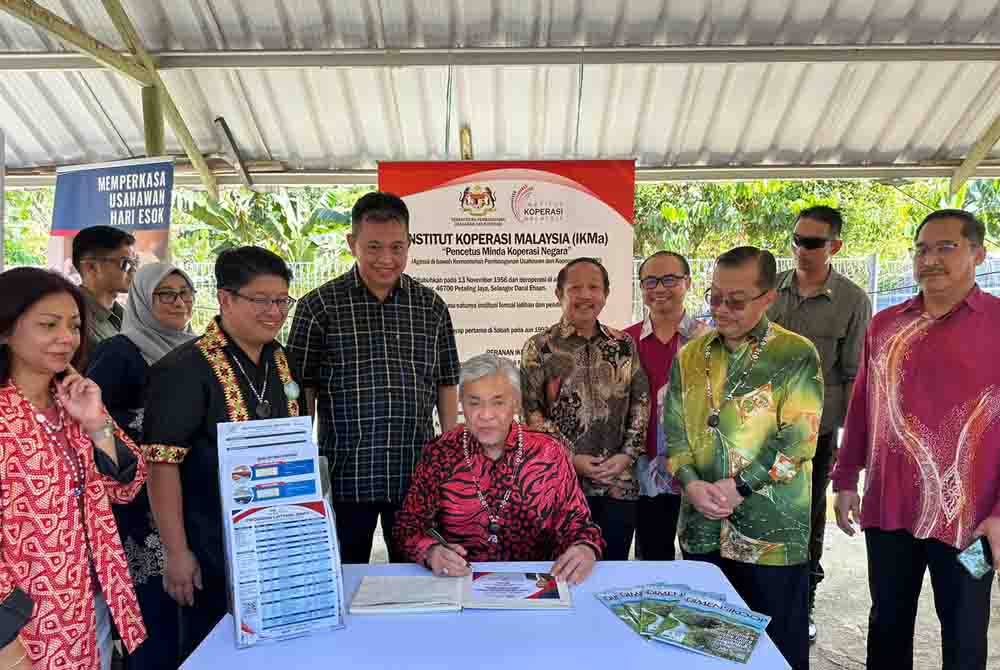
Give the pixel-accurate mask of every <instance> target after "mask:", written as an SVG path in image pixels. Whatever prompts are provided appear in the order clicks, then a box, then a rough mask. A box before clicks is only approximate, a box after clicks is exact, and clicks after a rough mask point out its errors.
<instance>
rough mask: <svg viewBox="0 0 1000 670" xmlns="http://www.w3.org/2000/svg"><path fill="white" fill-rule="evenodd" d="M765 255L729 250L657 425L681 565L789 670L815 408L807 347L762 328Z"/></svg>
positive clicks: (813, 360)
mask: <svg viewBox="0 0 1000 670" xmlns="http://www.w3.org/2000/svg"><path fill="white" fill-rule="evenodd" d="M775 275H776V267H775V261H774V256H772V255H771V253H770V252H768V251H763V250H761V249H757V248H756V247H737V248H736V249H732V250H730V251H727V252H726V253H724V254H722V255H721V256H719V258H718V259H717V260H716V264H715V270H714V272H713V273H712V287H711V288H710V289H709V290H708V291H707V292H706V294H705V298H706V302H708V305H709V307H710V308H711V310H712V317H713V318H714V320H715V323H716V329H715V330H713V331H710V332H709V333H708V334H707V335H703V336H701V337H697V338H695V339H693V340H691V341H690V342H688V344H687V346H685V347H684V348H683V349H682V350H681V351H680V353H679V354H678V355H677V358H676V360H675V361H674V365H673V368H672V369H671V371H670V381H669V382H668V383H669V391H668V393H667V397H666V400H665V403H664V405H665V406H664V409H663V425H664V434H665V437H666V444H667V467H668V469H669V470H670V473H671V474H672V475H673V476H674V477H675V478H676V479H677V480H678V481H679V482H680V484H681V486H682V487H683V491H684V494H683V498H682V502H681V519H680V524H679V525H680V528H681V530H680V541H681V549H682V550H683V552H684V558H685V559H687V560H695V561H706V562H709V563H712V564H714V565H716V566H718V567H719V568H720V569H721V570H722V572H723V573H724V574H725V575H726V577H728V578H729V581H730V582H732V584H733V586H734V587H735V588H736V590H737V591H738V592H739V594H740V595H741V596H742V597H743V599H744V600H745V601H746V602H747V604H748V605H749V606H750V607H751V608H752V609H754V610H756V611H757V612H761V613H763V614H766V615H768V616H770V617H771V623H770V624H769V625H768V627H767V632H768V635H770V636H771V639H772V640H774V643H775V645H776V646H777V647H778V650H779V651H781V653H782V654H783V655H784V656H785V660H787V661H788V663H789V664H790V665H791V666H792V668H793V670H804V669H806V668H808V667H809V640H808V631H807V622H808V619H807V612H808V603H809V507H810V488H811V485H812V457H813V453H814V452H815V450H816V438H817V436H818V434H819V425H820V415H821V414H822V411H823V375H822V371H821V369H820V362H819V355H818V354H817V353H816V348H815V347H814V346H813V345H812V344H811V343H810V342H809V340H807V339H806V338H804V337H802V336H801V335H796V334H795V333H793V332H791V331H789V330H786V329H785V328H782V327H781V326H779V325H777V324H774V323H772V322H771V321H770V320H769V319H768V318H767V316H766V312H767V308H768V307H769V306H770V305H771V303H773V302H774V299H775V291H774V287H775V278H776V277H775Z"/></svg>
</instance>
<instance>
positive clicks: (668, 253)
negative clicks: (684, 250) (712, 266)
mask: <svg viewBox="0 0 1000 670" xmlns="http://www.w3.org/2000/svg"><path fill="white" fill-rule="evenodd" d="M662 256H669V257H670V258H676V259H677V262H678V263H680V264H681V268H682V269H683V270H684V276H685V277H690V276H691V265H690V264H689V263H688V260H687V259H686V258H684V256H682V255H681V254H679V253H677V252H676V251H667V250H666V249H661V250H660V251H657V252H656V253H655V254H653V255H651V256H649V257H647V258H646V260H644V261H643V262H642V263H640V264H639V276H640V277H641V276H642V269H643V268H644V267H646V263H648V262H649V261H651V260H653V259H654V258H659V257H662Z"/></svg>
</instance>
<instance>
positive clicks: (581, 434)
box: [521, 321, 649, 500]
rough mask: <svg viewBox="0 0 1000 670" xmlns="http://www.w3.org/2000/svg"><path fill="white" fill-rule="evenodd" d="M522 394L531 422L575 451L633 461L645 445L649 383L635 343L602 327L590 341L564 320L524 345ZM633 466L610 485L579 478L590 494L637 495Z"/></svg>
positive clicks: (634, 497) (535, 427)
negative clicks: (621, 457)
mask: <svg viewBox="0 0 1000 670" xmlns="http://www.w3.org/2000/svg"><path fill="white" fill-rule="evenodd" d="M521 391H522V394H521V395H522V403H523V408H524V413H525V416H526V418H527V423H528V425H529V426H530V427H531V428H532V429H534V430H540V431H543V432H547V433H551V434H553V435H555V436H557V437H558V438H559V439H561V440H563V441H564V442H565V443H566V445H568V446H569V448H570V450H571V451H572V453H573V454H575V455H579V454H586V455H590V456H599V457H602V458H607V457H610V456H614V455H617V454H626V455H628V456H629V457H630V458H631V459H632V462H633V463H634V462H635V460H636V459H637V458H639V456H641V455H642V454H644V453H645V450H646V426H647V423H648V421H649V382H648V380H647V379H646V373H645V372H644V371H643V369H642V364H641V363H640V361H639V352H638V349H637V348H636V345H635V342H633V341H632V338H631V337H629V336H628V335H627V334H625V333H623V332H621V331H618V330H614V329H612V328H608V327H607V326H604V325H603V324H600V323H598V324H597V333H596V334H595V335H594V336H593V337H591V338H589V339H588V338H584V337H582V336H580V335H579V334H577V332H576V329H575V328H574V327H573V325H572V324H570V323H568V322H566V321H561V322H559V323H557V324H556V325H554V326H552V327H550V328H548V329H547V330H545V331H542V332H541V333H539V334H537V335H535V336H534V337H532V338H531V339H529V340H528V341H527V342H526V343H525V345H524V348H523V349H522V350H521ZM633 470H634V468H632V467H628V468H625V470H624V471H623V472H622V473H621V474H620V475H619V476H618V478H617V480H616V481H615V482H614V483H613V484H612V485H610V486H609V485H606V484H601V483H598V482H595V481H593V480H591V479H588V478H586V477H581V478H580V484H581V486H582V487H583V492H584V493H585V494H586V495H588V496H605V495H606V496H609V497H611V498H616V499H619V500H636V499H638V497H639V481H638V479H637V478H636V477H635V473H634V471H633Z"/></svg>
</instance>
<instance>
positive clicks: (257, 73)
mask: <svg viewBox="0 0 1000 670" xmlns="http://www.w3.org/2000/svg"><path fill="white" fill-rule="evenodd" d="M43 4H44V5H45V6H46V7H48V8H49V9H51V10H52V11H55V12H56V13H57V14H59V15H60V16H63V17H65V18H67V19H68V20H72V21H76V22H79V23H81V24H82V25H83V27H84V28H86V29H87V30H88V31H90V32H91V33H92V34H94V35H95V36H97V37H98V38H99V39H103V40H105V41H107V42H109V43H111V44H113V45H116V46H120V45H121V40H120V39H119V38H118V37H117V34H116V33H115V31H114V28H113V26H112V24H111V22H110V20H109V19H108V18H107V16H106V14H105V12H104V9H103V7H102V4H101V2H100V0H45V2H43ZM125 7H126V9H127V11H128V12H129V14H130V16H131V17H132V19H133V21H134V22H135V23H136V25H137V29H138V31H139V33H140V35H141V37H142V39H143V40H144V41H145V43H146V45H147V46H148V47H149V48H150V49H153V50H159V49H187V50H214V49H275V50H281V49H322V48H345V47H346V48H371V47H382V46H385V47H388V48H403V47H435V48H441V47H448V46H574V45H590V46H609V45H611V46H614V45H632V46H634V45H656V44H719V45H723V44H771V43H782V44H789V43H793V44H801V43H810V42H815V43H820V44H829V43H859V44H864V43H869V42H897V43H906V42H909V43H920V42H930V41H933V42H967V41H980V42H1000V0H996V1H994V2H970V1H968V0H938V1H936V2H926V1H918V0H817V1H810V2H806V1H805V0H732V1H727V2H719V1H718V0H649V1H644V0H611V1H608V2H600V3H598V2H588V1H586V0H576V1H575V2H557V1H555V0H469V1H459V0H408V1H407V2H386V1H385V0H381V1H380V0H336V1H334V0H283V1H279V0H271V1H269V2H263V1H253V2H251V1H250V0H171V1H170V2H167V0H125ZM62 48H63V47H62V46H61V45H60V44H58V43H57V42H56V41H55V40H52V39H51V38H47V37H44V36H41V35H40V34H39V33H38V31H35V30H34V29H32V28H30V27H28V26H26V25H25V24H23V23H21V22H20V21H17V20H16V19H13V18H12V17H10V16H7V15H0V49H13V50H27V51H32V50H39V49H62ZM163 77H164V80H165V81H166V83H167V85H168V88H169V89H170V90H171V92H172V93H173V95H174V97H175V100H176V101H177V104H178V107H179V108H180V109H181V111H182V113H183V115H184V117H185V119H186V120H187V123H188V125H189V127H190V129H191V131H192V133H193V134H194V136H195V138H196V140H197V142H198V144H199V146H200V147H201V148H202V150H203V151H204V152H205V153H207V154H210V153H214V152H218V151H219V150H220V148H221V144H220V142H219V138H218V136H217V134H216V129H215V127H214V124H213V119H214V118H215V117H217V116H223V117H225V118H226V120H227V122H228V123H229V126H230V128H231V129H232V131H233V133H234V135H235V137H236V140H237V142H238V144H239V147H240V149H241V150H242V152H243V154H244V157H245V158H247V159H263V160H271V159H275V160H281V161H286V162H287V163H288V164H289V167H291V168H313V169H326V168H333V169H352V168H371V167H374V165H375V163H376V161H378V160H382V159H404V160H415V159H432V160H433V159H439V158H455V157H457V156H458V155H459V147H458V129H459V128H460V127H461V125H463V124H469V125H470V126H471V129H472V137H473V147H474V153H475V157H476V158H480V159H489V158H499V159H503V158H558V157H568V156H574V155H576V156H580V157H629V156H635V157H636V158H637V160H638V162H639V164H640V165H680V164H701V165H731V164H735V165H746V164H775V163H803V162H815V163H831V162H833V163H836V162H844V163H860V162H892V161H900V162H914V161H926V160H942V159H955V158H959V157H961V156H962V155H963V154H964V152H965V151H967V150H968V148H969V146H971V144H972V143H973V142H974V141H975V140H976V138H977V137H978V135H979V134H980V133H981V132H983V131H984V130H985V129H986V128H987V127H988V126H989V124H990V123H991V122H992V121H993V119H994V118H995V117H996V116H997V114H1000V66H998V65H996V64H994V63H988V62H987V63H940V62H929V63H888V64H879V63H849V64H843V63H814V64H801V63H773V64H756V63H748V64H735V65H720V64H693V65H636V64H629V65H616V66H611V65H601V66H588V67H587V68H586V69H585V71H584V74H583V87H582V91H581V89H580V87H579V84H580V70H579V68H578V67H577V66H573V65H558V66H553V65H541V66H528V65H526V66H517V67H508V68H506V69H504V68H497V67H486V66H482V67H455V68H453V69H452V71H451V82H452V85H451V91H450V98H451V106H450V109H449V105H448V100H449V89H448V81H449V72H448V68H447V67H446V66H440V67H420V68H415V67H406V68H393V69H378V68H357V69H353V70H350V71H346V70H340V69H333V70H309V71H293V70H270V71H264V70H243V71H240V72H230V71H223V70H198V71H194V72H183V71H176V70H172V71H166V72H164V73H163ZM578 101H579V102H580V107H579V108H578ZM0 124H2V125H3V127H4V128H5V130H6V131H7V133H6V134H7V137H8V144H9V147H8V162H9V163H10V164H11V166H12V167H22V166H33V165H48V164H52V163H70V162H77V161H91V160H108V159H112V158H127V157H128V156H129V154H130V152H131V153H132V154H137V155H141V154H142V153H143V151H144V150H143V133H142V111H141V104H140V92H139V89H138V87H137V86H136V85H135V84H133V83H132V82H130V81H127V80H125V79H123V78H121V77H119V76H118V75H114V74H109V73H105V72H95V71H88V72H85V73H74V72H38V73H30V74H26V73H22V72H12V71H3V70H0ZM446 130H450V135H451V139H450V141H447V139H446V137H445V135H446ZM166 139H167V147H168V150H169V151H171V152H174V153H180V152H181V147H180V145H179V142H178V141H177V140H176V138H175V137H174V136H173V133H172V131H170V129H169V127H168V130H167V138H166ZM993 155H995V156H996V155H1000V150H996V149H995V150H994V154H993Z"/></svg>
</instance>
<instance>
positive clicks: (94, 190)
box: [52, 158, 174, 236]
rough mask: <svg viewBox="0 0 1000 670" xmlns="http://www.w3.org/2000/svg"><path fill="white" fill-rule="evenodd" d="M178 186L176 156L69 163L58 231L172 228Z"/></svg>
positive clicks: (61, 186)
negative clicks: (173, 194)
mask: <svg viewBox="0 0 1000 670" xmlns="http://www.w3.org/2000/svg"><path fill="white" fill-rule="evenodd" d="M173 187H174V161H173V159H172V158H148V159H140V160H134V161H121V162H117V163H102V164H100V165H91V166H82V167H72V168H64V169H62V170H59V171H58V172H57V174H56V202H55V210H54V212H53V215H52V234H53V235H59V236H72V235H75V234H76V233H78V232H79V231H80V230H82V229H84V228H88V227H90V226H99V225H105V226H114V227H115V228H121V229H122V230H126V231H128V232H130V233H133V234H135V233H137V232H144V231H164V230H167V229H169V228H170V202H171V192H172V190H173Z"/></svg>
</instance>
